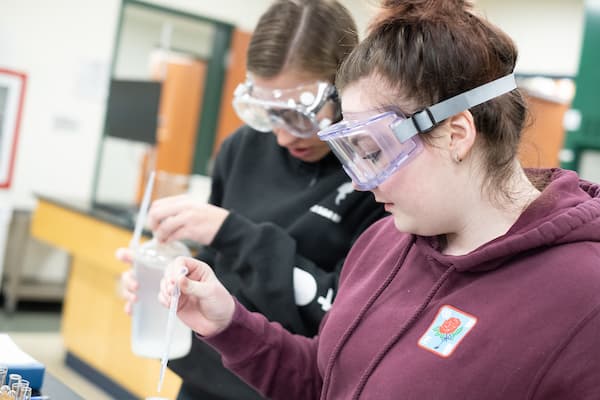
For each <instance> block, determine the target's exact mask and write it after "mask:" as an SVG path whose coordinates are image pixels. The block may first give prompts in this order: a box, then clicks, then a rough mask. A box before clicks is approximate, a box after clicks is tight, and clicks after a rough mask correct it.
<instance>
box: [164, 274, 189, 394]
mask: <svg viewBox="0 0 600 400" xmlns="http://www.w3.org/2000/svg"><path fill="white" fill-rule="evenodd" d="M187 273H188V270H187V268H185V267H184V268H182V269H181V271H180V276H184V275H187ZM180 293H181V292H180V291H179V284H175V287H174V288H173V293H172V294H171V305H170V306H169V316H168V317H167V332H166V334H165V349H164V351H163V356H162V358H161V360H160V376H159V377H158V388H157V390H158V392H159V393H160V390H161V389H162V383H163V380H164V378H165V370H166V369H167V362H168V361H169V349H170V347H171V341H172V339H173V328H174V327H175V318H177V305H178V304H179V295H180Z"/></svg>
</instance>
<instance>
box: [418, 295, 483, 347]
mask: <svg viewBox="0 0 600 400" xmlns="http://www.w3.org/2000/svg"><path fill="white" fill-rule="evenodd" d="M476 323H477V318H476V317H474V316H473V315H471V314H468V313H466V312H464V311H461V310H459V309H457V308H455V307H452V306H449V305H444V306H442V308H440V310H439V311H438V313H437V315H436V316H435V319H434V320H433V322H432V323H431V325H430V326H429V328H428V329H427V331H426V332H425V333H424V334H423V336H421V339H419V347H421V348H423V349H425V350H427V351H430V352H432V353H434V354H436V355H438V356H440V357H444V358H446V357H450V355H452V353H453V352H454V350H455V349H456V347H458V344H459V343H460V342H461V341H462V340H463V339H464V338H465V336H467V334H468V333H469V332H471V329H473V327H474V326H475V324H476Z"/></svg>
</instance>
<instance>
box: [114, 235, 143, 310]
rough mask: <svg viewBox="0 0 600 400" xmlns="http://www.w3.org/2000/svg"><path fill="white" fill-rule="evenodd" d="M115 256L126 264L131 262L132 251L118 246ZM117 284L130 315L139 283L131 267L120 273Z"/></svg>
mask: <svg viewBox="0 0 600 400" xmlns="http://www.w3.org/2000/svg"><path fill="white" fill-rule="evenodd" d="M115 257H116V258H117V259H118V260H120V261H123V262H125V263H127V264H132V263H133V251H132V250H131V249H129V248H127V247H120V248H118V249H117V251H116V253H115ZM119 286H120V289H121V290H120V292H121V297H123V298H124V299H125V300H126V303H125V312H126V313H127V314H129V315H131V308H132V306H133V303H135V302H136V301H137V295H136V293H137V290H138V287H139V284H138V282H137V280H136V279H135V274H134V273H133V268H130V269H128V270H127V271H125V272H123V273H122V274H121V280H120V285H119Z"/></svg>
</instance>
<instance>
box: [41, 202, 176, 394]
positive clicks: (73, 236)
mask: <svg viewBox="0 0 600 400" xmlns="http://www.w3.org/2000/svg"><path fill="white" fill-rule="evenodd" d="M36 197H37V199H38V202H37V206H36V208H35V210H34V212H33V216H32V221H31V235H32V236H33V237H35V238H37V239H39V240H42V241H44V242H46V243H49V244H51V245H53V246H56V247H58V248H61V249H63V250H65V251H66V252H68V253H69V254H70V259H71V261H70V269H69V273H68V277H67V284H66V289H65V296H64V303H63V313H62V320H61V334H62V337H63V340H64V344H65V348H66V350H67V357H66V363H67V365H69V366H70V367H72V368H73V369H75V370H76V371H78V372H79V373H81V374H82V375H84V376H85V377H86V378H88V379H90V380H91V381H93V382H94V383H96V384H98V385H99V386H101V387H102V388H103V389H104V390H106V391H107V392H109V393H111V394H112V395H113V396H114V397H115V398H118V399H122V400H126V399H137V398H145V397H150V396H155V395H156V386H157V382H158V377H159V370H160V361H159V360H152V359H146V358H141V357H138V356H135V355H134V354H133V353H132V352H131V345H130V336H131V321H130V317H129V316H128V315H127V314H125V312H124V311H123V306H124V304H125V303H124V300H123V299H122V298H121V297H120V296H119V280H120V276H121V273H122V272H123V271H125V270H126V269H127V268H129V266H128V265H126V264H124V263H122V262H120V261H118V260H117V259H116V258H115V250H116V249H117V248H119V247H126V246H128V244H129V241H130V240H131V236H132V234H133V226H134V217H135V212H134V211H133V210H135V208H134V207H113V206H107V205H99V204H93V203H91V202H82V201H73V200H65V199H56V198H53V197H49V196H44V195H39V194H38V195H36ZM146 236H147V234H146ZM180 384H181V380H180V379H179V377H178V376H177V375H175V374H174V373H173V372H171V371H170V370H167V373H166V375H165V380H164V384H163V389H162V391H161V393H160V395H161V396H164V397H168V398H175V396H176V393H177V392H178V390H179V386H180Z"/></svg>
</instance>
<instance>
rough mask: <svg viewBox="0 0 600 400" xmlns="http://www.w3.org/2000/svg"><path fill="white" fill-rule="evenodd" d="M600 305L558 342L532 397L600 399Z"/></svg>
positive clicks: (558, 399) (531, 394)
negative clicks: (599, 345) (599, 338)
mask: <svg viewBox="0 0 600 400" xmlns="http://www.w3.org/2000/svg"><path fill="white" fill-rule="evenodd" d="M599 332H600V305H599V306H596V307H595V309H593V310H592V311H591V312H590V313H589V314H588V315H587V316H585V317H584V318H583V319H582V320H581V321H580V322H579V323H578V324H577V325H576V326H573V327H572V330H571V333H570V334H568V335H566V336H565V337H564V340H563V342H562V343H557V344H556V348H555V351H554V353H553V354H552V355H551V356H550V359H549V360H548V362H547V363H546V364H545V365H544V366H543V368H542V369H541V371H540V372H539V373H538V379H537V380H536V381H535V382H533V383H534V385H533V386H532V389H531V390H532V392H531V393H529V396H528V397H527V398H528V399H532V400H538V399H539V400H542V399H543V400H570V399H577V400H597V399H600V385H599V382H600V347H598V333H599Z"/></svg>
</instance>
